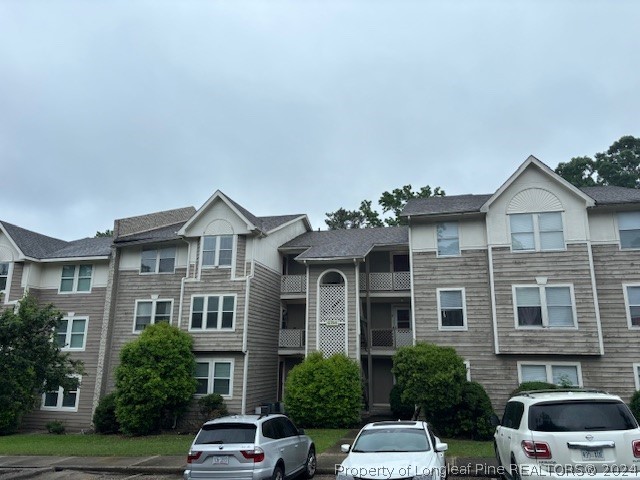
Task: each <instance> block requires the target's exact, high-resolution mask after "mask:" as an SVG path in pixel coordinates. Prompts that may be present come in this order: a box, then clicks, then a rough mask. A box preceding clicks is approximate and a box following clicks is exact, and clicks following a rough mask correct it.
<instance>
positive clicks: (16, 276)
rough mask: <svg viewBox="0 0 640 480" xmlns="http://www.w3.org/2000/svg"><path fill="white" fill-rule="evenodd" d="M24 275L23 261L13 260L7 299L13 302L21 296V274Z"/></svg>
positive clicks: (22, 291)
mask: <svg viewBox="0 0 640 480" xmlns="http://www.w3.org/2000/svg"><path fill="white" fill-rule="evenodd" d="M23 275H24V263H22V262H14V264H13V271H12V272H11V287H10V290H9V301H10V302H14V301H16V300H20V299H21V298H22V294H23V293H24V289H23V288H22V276H23Z"/></svg>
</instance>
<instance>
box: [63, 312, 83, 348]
mask: <svg viewBox="0 0 640 480" xmlns="http://www.w3.org/2000/svg"><path fill="white" fill-rule="evenodd" d="M87 323H88V319H87V318H75V317H67V318H63V319H62V320H60V321H59V322H58V326H57V327H56V329H55V339H56V342H57V343H58V346H59V347H60V349H61V350H84V347H85V339H86V336H87Z"/></svg>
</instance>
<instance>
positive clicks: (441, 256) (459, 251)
mask: <svg viewBox="0 0 640 480" xmlns="http://www.w3.org/2000/svg"><path fill="white" fill-rule="evenodd" d="M444 223H455V224H456V225H457V227H458V236H457V239H458V253H455V254H451V255H440V248H438V225H440V224H444ZM435 234H436V258H453V257H459V256H460V255H462V247H461V246H460V222H457V221H453V222H438V223H436V231H435ZM451 238H453V237H451Z"/></svg>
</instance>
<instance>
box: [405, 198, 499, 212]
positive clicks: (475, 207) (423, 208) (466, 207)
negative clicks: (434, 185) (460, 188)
mask: <svg viewBox="0 0 640 480" xmlns="http://www.w3.org/2000/svg"><path fill="white" fill-rule="evenodd" d="M491 196H492V194H483V195H451V196H446V195H445V196H444V197H428V198H412V199H410V200H409V201H408V202H407V204H406V205H405V207H404V209H403V210H402V213H401V216H402V217H407V216H411V215H438V214H452V213H473V212H479V211H480V207H482V205H484V203H485V202H486V201H487V200H489V199H490V198H491Z"/></svg>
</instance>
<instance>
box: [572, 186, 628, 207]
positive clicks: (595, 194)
mask: <svg viewBox="0 0 640 480" xmlns="http://www.w3.org/2000/svg"><path fill="white" fill-rule="evenodd" d="M580 190H582V191H583V192H584V193H586V194H587V195H589V196H590V197H591V198H593V199H594V200H595V202H596V205H622V204H626V203H640V189H637V188H627V187H614V186H600V187H581V188H580Z"/></svg>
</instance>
